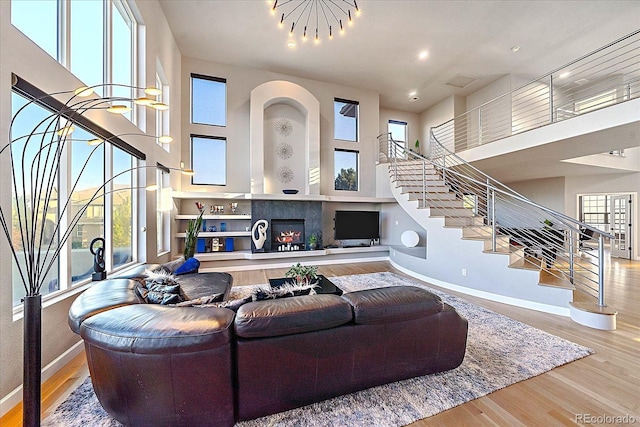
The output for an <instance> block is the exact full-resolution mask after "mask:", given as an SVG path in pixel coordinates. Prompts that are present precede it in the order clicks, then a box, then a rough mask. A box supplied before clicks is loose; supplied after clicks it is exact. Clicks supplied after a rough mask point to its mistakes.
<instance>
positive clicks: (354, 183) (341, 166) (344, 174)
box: [334, 149, 358, 191]
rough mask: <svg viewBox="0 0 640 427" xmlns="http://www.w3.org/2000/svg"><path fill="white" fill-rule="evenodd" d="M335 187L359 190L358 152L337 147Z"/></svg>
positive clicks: (335, 154) (335, 153) (337, 188)
mask: <svg viewBox="0 0 640 427" xmlns="http://www.w3.org/2000/svg"><path fill="white" fill-rule="evenodd" d="M334 171H335V177H336V178H335V189H336V190H347V191H358V152H357V151H351V150H340V149H336V150H335V152H334Z"/></svg>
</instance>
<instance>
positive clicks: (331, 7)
mask: <svg viewBox="0 0 640 427" xmlns="http://www.w3.org/2000/svg"><path fill="white" fill-rule="evenodd" d="M270 4H271V5H272V6H271V14H272V15H277V16H278V17H279V19H278V26H279V27H285V26H286V27H287V28H289V36H290V37H293V36H294V34H295V31H296V29H298V28H299V27H300V29H299V30H298V31H299V32H300V31H301V32H302V35H301V38H302V41H303V42H304V41H306V40H307V31H309V33H310V34H309V37H314V44H316V45H318V44H320V43H321V40H322V39H323V38H326V39H332V38H333V30H334V28H335V29H337V30H338V31H339V32H340V34H344V27H345V24H348V25H353V18H354V16H360V8H359V7H358V3H357V2H356V0H339V1H336V0H288V1H282V2H278V0H275V1H273V2H272V3H270ZM352 9H353V11H352ZM289 22H290V23H291V24H289ZM291 44H292V43H291V42H290V41H288V42H287V46H288V47H289V48H293V47H295V46H292V45H291Z"/></svg>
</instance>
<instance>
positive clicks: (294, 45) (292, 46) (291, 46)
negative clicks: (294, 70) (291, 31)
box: [287, 39, 296, 49]
mask: <svg viewBox="0 0 640 427" xmlns="http://www.w3.org/2000/svg"><path fill="white" fill-rule="evenodd" d="M287 47H288V48H289V49H293V48H294V47H296V41H295V40H294V39H289V41H287Z"/></svg>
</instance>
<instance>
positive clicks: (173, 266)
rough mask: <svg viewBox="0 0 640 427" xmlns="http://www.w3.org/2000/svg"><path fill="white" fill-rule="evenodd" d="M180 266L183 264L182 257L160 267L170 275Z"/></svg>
mask: <svg viewBox="0 0 640 427" xmlns="http://www.w3.org/2000/svg"><path fill="white" fill-rule="evenodd" d="M182 264H184V257H182V256H181V257H180V258H178V259H176V260H174V261H169V262H165V263H164V264H162V265H161V266H160V267H161V268H162V269H163V270H165V271H168V272H169V273H171V274H174V273H175V272H176V270H177V269H178V268H179V267H180V266H181V265H182Z"/></svg>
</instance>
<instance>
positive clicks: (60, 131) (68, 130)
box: [56, 125, 76, 137]
mask: <svg viewBox="0 0 640 427" xmlns="http://www.w3.org/2000/svg"><path fill="white" fill-rule="evenodd" d="M74 130H76V128H74V127H73V126H71V125H68V126H64V127H61V128H60V129H58V130H57V131H56V134H58V136H62V137H65V136H67V135H69V134H71V133H72V132H73V131H74Z"/></svg>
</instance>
